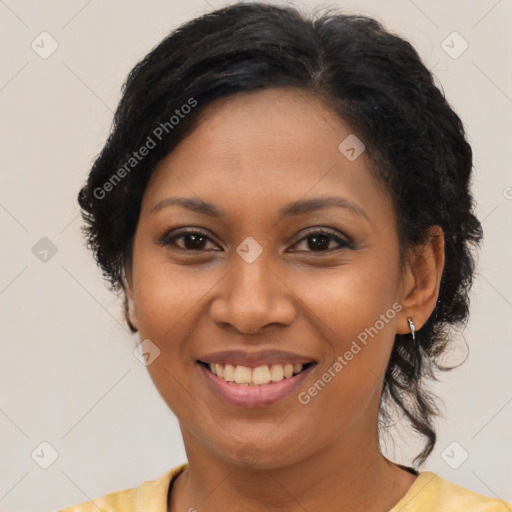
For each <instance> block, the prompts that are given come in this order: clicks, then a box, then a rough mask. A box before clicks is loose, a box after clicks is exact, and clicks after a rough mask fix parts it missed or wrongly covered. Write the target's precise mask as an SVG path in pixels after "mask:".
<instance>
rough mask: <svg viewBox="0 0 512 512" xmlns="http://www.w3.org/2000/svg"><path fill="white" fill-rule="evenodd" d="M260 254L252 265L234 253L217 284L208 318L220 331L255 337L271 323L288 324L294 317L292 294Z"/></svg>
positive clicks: (274, 267)
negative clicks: (229, 266)
mask: <svg viewBox="0 0 512 512" xmlns="http://www.w3.org/2000/svg"><path fill="white" fill-rule="evenodd" d="M264 253H265V251H264ZM264 253H262V254H261V255H260V256H259V257H258V258H257V259H256V260H255V261H253V262H252V263H248V262H246V261H244V260H243V259H242V258H241V257H239V256H238V254H235V255H234V257H233V260H234V261H233V262H232V263H230V264H231V265H232V266H231V269H230V271H229V272H228V274H227V275H226V276H225V277H224V279H222V281H221V282H220V283H219V286H218V287H217V296H216V297H215V298H214V300H213V302H212V305H211V309H210V315H211V318H212V320H213V321H214V322H215V323H217V324H218V325H219V326H221V327H223V328H224V329H225V328H234V329H236V330H237V331H239V332H242V333H245V334H256V333H257V332H259V331H260V330H261V329H263V328H264V327H266V326H269V325H271V324H279V325H282V326H288V325H291V324H292V322H293V320H294V318H295V315H296V307H295V305H294V294H293V291H292V290H291V289H290V287H289V285H287V284H286V282H285V280H284V276H280V275H279V271H278V270H277V266H276V265H273V266H272V267H271V265H270V262H269V261H268V258H267V257H266V256H265V255H264Z"/></svg>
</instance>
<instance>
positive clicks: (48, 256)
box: [0, 0, 512, 512]
mask: <svg viewBox="0 0 512 512" xmlns="http://www.w3.org/2000/svg"><path fill="white" fill-rule="evenodd" d="M230 3H232V2H216V1H214V0H208V1H203V0H195V1H187V2H181V1H169V0H167V1H148V2H143V1H142V0H137V1H135V0H132V1H126V0H123V1H121V0H115V1H114V0H111V1H100V0H89V1H86V0H76V1H75V0H73V1H45V2H39V1H35V0H34V1H23V0H19V1H15V0H0V16H1V18H0V19H1V21H0V29H1V33H2V38H3V42H2V46H1V55H2V61H1V62H2V67H1V72H0V108H1V111H2V116H1V117H0V123H1V127H0V129H1V135H2V143H1V154H2V159H1V171H0V172H1V183H2V186H1V189H0V226H1V229H2V244H1V249H0V250H1V262H2V264H1V266H0V307H1V322H2V323H1V334H2V346H1V350H2V362H1V365H2V366H1V370H0V381H1V384H2V393H1V397H0V435H1V439H2V456H1V457H0V472H1V473H0V474H1V477H0V510H2V511H3V510H9V511H12V512H21V511H23V512H35V511H43V510H48V511H50V510H56V509H58V508H61V507H64V506H69V505H72V504H75V503H80V502H83V501H86V500H87V499H90V498H96V497H98V496H100V495H103V494H105V493H108V492H113V491H117V490H121V489H125V488H129V487H134V486H137V485H139V484H140V483H142V482H143V481H145V480H153V479H155V478H158V477H159V476H161V475H162V474H163V473H164V472H165V471H167V470H168V469H170V468H172V467H174V466H177V465H178V464H181V463H182V462H185V461H186V458H185V452H184V448H183V444H182V441H181V435H180V432H179V429H178V423H177V420H176V419H175V417H174V416H173V414H172V413H171V412H170V411H169V410H168V409H167V406H166V405H165V404H164V402H163V401H162V400H161V398H160V396H159V395H158V393H157V391H156V389H155V388H154V386H153V384H152V382H151V380H150V379H149V377H148V375H147V372H146V368H145V367H144V366H143V365H142V364H141V363H139V361H138V360H137V359H136V358H135V357H134V355H133V349H134V347H135V346H136V344H137V343H138V341H139V340H138V336H137V335H133V334H130V333H129V331H128V329H127V328H126V327H125V325H124V322H123V319H122V314H121V302H120V301H119V300H118V299H116V297H115V296H113V295H112V294H110V293H109V292H108V290H107V288H106V286H105V285H104V283H103V281H102V279H101V275H100V272H99V270H98V269H97V268H96V266H95V263H94V261H93V259H92V256H91V254H90V253H89V252H88V251H87V249H86V248H85V246H84V244H83V241H82V239H81V236H80V231H79V227H80V224H81V222H80V218H79V216H78V205H77V202H76V195H77V193H78V190H79V188H80V186H81V184H82V182H83V180H84V179H85V178H86V175H87V172H88V170H89V168H90V166H91V164H92V162H93V159H94V157H95V156H96V155H97V153H98V152H99V151H100V150H101V148H102V146H103V144H104V142H105V139H106V136H107V134H108V132H109V130H110V123H111V120H112V114H113V111H114V109H115V107H116V105H117V102H118V101H119V99H120V87H121V84H122V82H123V81H124V79H125V77H126V75H127V73H128V72H129V71H130V69H131V68H132V67H133V66H134V65H135V64H136V63H137V62H138V61H139V59H141V58H142V57H143V56H144V55H145V54H146V53H147V52H149V51H150V49H151V48H152V47H153V46H154V45H156V44H157V43H158V42H160V40H161V39H162V38H163V37H164V36H165V35H166V34H167V33H168V32H169V31H170V30H172V29H174V28H176V27H177V26H178V25H180V24H181V23H183V22H185V21H187V20H189V19H191V18H193V17H195V16H197V15H200V14H202V13H204V12H207V11H210V10H212V9H214V8H218V7H221V6H224V5H228V4H230ZM274 3H279V2H274ZM281 3H282V4H285V3H287V2H281ZM293 3H294V5H297V6H299V7H302V9H303V10H304V12H310V11H311V9H312V6H313V5H316V6H319V5H320V6H322V5H323V6H339V7H340V8H342V9H343V11H345V12H361V13H366V14H370V15H373V16H375V17H377V18H378V19H380V20H381V21H383V22H384V24H385V25H386V27H387V28H389V29H391V30H394V31H396V32H398V33H399V34H401V35H403V36H405V37H406V38H408V39H409V40H410V41H411V42H412V43H413V45H414V46H415V47H416V48H417V50H418V51H419V52H420V54H421V56H422V57H423V59H424V61H425V63H426V65H427V66H428V67H429V68H430V69H431V70H433V72H434V73H435V75H436V77H437V79H438V80H439V82H440V83H441V84H442V87H443V89H444V91H445V93H446V96H447V97H448V99H449V101H450V103H451V104H452V106H453V107H454V108H455V110H456V111H457V112H458V113H459V115H460V116H461V118H462V120H463V122H464V123H465V126H466V129H467V132H468V136H469V139H470V142H471V143H472V146H473V150H474V153H475V167H476V178H475V183H474V191H475V197H476V200H477V203H478V206H477V214H478V216H479V218H480V219H481V220H482V221H483V227H484V232H485V241H484V244H483V246H482V250H481V253H480V260H479V274H478V277H477V279H476V282H475V285H474V288H473V293H472V297H473V302H472V317H471V321H470V322H469V324H468V327H467V329H466V330H465V331H464V332H463V333H462V334H461V335H460V336H459V338H458V339H457V340H456V342H457V348H456V349H455V351H454V353H453V354H452V356H451V358H450V362H452V363H453V362H457V361H463V360H464V359H465V358H466V356H467V360H466V361H465V363H464V364H463V365H462V366H461V367H460V368H458V369H456V370H454V371H453V372H451V373H449V374H443V375H441V382H440V383H439V384H438V385H436V387H435V388H434V389H435V391H436V392H437V393H438V394H439V396H441V397H442V399H443V400H444V409H443V410H444V411H445V419H441V420H439V422H438V434H439V441H438V444H437V447H436V449H435V451H434V452H433V454H432V455H431V457H430V459H429V460H428V462H427V463H426V465H425V466H423V467H422V468H420V469H421V470H430V471H434V472H436V473H438V474H439V475H440V476H442V477H444V478H446V479H448V480H451V481H453V482H455V483H458V484H460V485H462V486H464V487H467V488H469V489H472V490H474V491H476V492H480V493H482V494H485V495H488V496H498V497H500V498H502V499H504V500H507V501H511V500H512V476H511V475H512V435H511V432H512V429H511V426H512V385H511V384H512V377H511V371H510V370H511V367H512V365H511V363H512V348H511V347H512V343H511V341H512V340H511V337H512V335H511V332H512V325H511V321H510V318H511V316H512V315H511V313H512V275H511V266H510V261H512V259H511V253H512V247H511V241H510V240H511V238H510V233H511V224H512V222H511V220H512V219H511V209H512V175H511V173H510V157H509V151H510V143H511V140H512V137H511V135H512V133H511V132H512V130H511V126H510V121H509V120H510V119H511V114H512V99H511V96H512V80H511V78H512V68H511V66H510V57H511V39H512V36H511V30H510V20H511V19H512V2H510V0H501V1H497V0H472V1H470V0H456V1H455V0H451V1H446V0H436V1H426V0H415V1H412V0H393V1H389V0H388V1H386V2H378V1H357V2H356V1H338V2H335V1H333V2H329V3H323V4H319V3H316V2H293ZM42 32H47V33H48V34H49V35H40V34H41V33H42ZM453 32H457V33H458V34H453ZM443 41H444V42H443ZM57 44H58V47H57V49H56V50H55V51H54V53H52V54H51V55H48V53H49V52H50V51H51V50H52V45H57ZM466 45H467V46H468V47H467V49H465V51H463V52H462V50H464V48H465V47H466ZM461 52H462V53H461ZM459 53H460V55H459ZM43 57H45V58H43ZM45 237H46V238H45ZM41 239H43V240H42V241H41ZM47 239H48V240H47ZM45 251H46V252H45ZM55 251H56V252H55ZM53 253H55V254H53ZM466 343H467V346H469V350H470V352H469V355H468V353H467V352H468V349H467V346H466ZM390 434H392V435H393V439H394V443H392V441H391V439H389V440H388V441H386V444H387V451H386V454H387V455H388V456H389V457H390V458H392V459H393V460H395V461H398V462H403V463H406V464H409V463H410V461H411V458H412V456H413V455H415V454H416V452H417V448H419V447H420V445H419V444H418V439H417V438H415V437H413V436H411V435H410V434H408V433H407V430H406V429H405V428H403V425H401V424H400V423H399V424H398V425H397V430H396V431H394V432H391V433H390ZM42 442H46V443H49V444H50V445H51V447H49V446H48V445H46V444H44V445H41V443H42ZM454 443H455V444H454ZM53 450H55V452H56V454H55V455H56V456H57V458H56V460H55V461H54V462H53V464H51V466H49V467H48V468H47V469H43V468H42V467H40V464H43V465H44V464H45V463H46V464H48V463H49V462H51V457H52V454H53V453H54V452H53ZM31 454H32V456H31ZM466 454H467V459H466V460H464V458H465V457H466ZM38 462H39V464H38ZM454 466H458V467H457V468H455V467H454Z"/></svg>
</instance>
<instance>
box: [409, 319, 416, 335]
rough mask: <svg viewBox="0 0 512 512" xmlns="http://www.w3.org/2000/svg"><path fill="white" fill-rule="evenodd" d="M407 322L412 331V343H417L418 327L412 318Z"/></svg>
mask: <svg viewBox="0 0 512 512" xmlns="http://www.w3.org/2000/svg"><path fill="white" fill-rule="evenodd" d="M407 321H408V322H409V329H410V331H411V337H412V341H416V326H415V325H414V322H413V321H412V318H411V317H409V318H408V319H407Z"/></svg>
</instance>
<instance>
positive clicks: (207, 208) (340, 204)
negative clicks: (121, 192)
mask: <svg viewBox="0 0 512 512" xmlns="http://www.w3.org/2000/svg"><path fill="white" fill-rule="evenodd" d="M173 205H176V206H181V207H182V208H185V209H187V210H191V211H193V212H197V213H201V214H203V215H208V216H210V217H216V218H219V219H222V218H224V217H225V213H224V212H222V210H220V209H219V208H217V207H216V206H215V205H213V204H211V203H207V202H206V201H203V200H202V199H196V198H193V197H167V198H166V199H163V200H162V201H160V202H159V203H157V204H156V205H155V206H153V208H151V210H150V213H154V212H157V211H159V210H161V209H162V208H165V207H166V206H173ZM326 208H345V209H346V210H349V211H350V212H352V213H354V214H356V215H361V216H363V217H365V218H366V219H367V220H370V219H369V217H368V215H367V214H366V212H365V211H364V210H363V209H362V208H361V207H360V206H359V205H357V204H355V203H353V202H351V201H349V200H348V199H345V198H343V197H338V196H328V197H316V198H312V199H300V200H298V201H294V202H292V203H289V204H287V205H286V206H284V207H283V208H281V210H279V215H280V217H291V216H295V215H301V214H304V213H311V212H315V211H318V210H323V209H326Z"/></svg>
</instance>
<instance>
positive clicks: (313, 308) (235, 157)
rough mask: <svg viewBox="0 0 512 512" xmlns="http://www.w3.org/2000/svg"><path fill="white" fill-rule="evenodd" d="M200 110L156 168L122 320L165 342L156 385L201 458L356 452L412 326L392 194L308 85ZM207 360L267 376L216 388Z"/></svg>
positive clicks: (262, 462) (268, 461) (282, 460)
mask: <svg viewBox="0 0 512 512" xmlns="http://www.w3.org/2000/svg"><path fill="white" fill-rule="evenodd" d="M204 114H205V115H204V117H203V118H202V120H201V122H200V123H199V125H198V126H197V128H196V129H195V130H194V131H193V132H192V133H191V134H190V135H189V136H188V137H187V138H186V139H185V140H184V141H182V142H181V143H180V144H179V146H177V148H176V149H175V150H174V151H173V152H172V153H171V154H169V155H168V156H167V158H165V159H164V160H163V161H162V162H161V163H160V165H159V166H158V168H157V169H156V170H155V172H154V173H153V175H152V178H151V180H150V183H149V184H148V187H147V190H146V192H145V195H144V198H143V202H142V208H141V213H140V219H139V223H138V226H137V231H136V235H135V240H134V247H133V264H132V269H131V270H132V275H131V278H130V286H129V290H128V292H129V304H130V316H131V321H132V323H133V324H134V325H135V326H136V327H137V328H138V330H139V331H140V339H141V340H146V339H149V340H151V342H152V343H153V344H154V345H156V347H158V350H160V354H159V355H158V357H156V359H154V361H153V362H151V364H149V366H148V370H149V372H150V375H151V378H152V379H153V381H154V383H155V385H156V387H157V388H158V390H159V392H160V394H161V396H162V397H163V399H164V400H165V401H166V403H167V404H168V406H169V407H170V408H171V409H172V410H173V411H174V413H175V414H176V416H177V417H178V419H179V421H180V425H181V429H182V432H183V436H184V439H185V442H186V444H187V442H188V444H189V445H190V444H191V443H194V446H195V449H196V450H198V451H199V452H202V453H203V454H204V456H217V457H220V458H223V459H224V460H225V461H227V462H232V463H236V464H243V463H247V462H248V461H250V463H252V464H258V465H259V467H266V468H271V467H277V466H280V465H285V464H290V463H293V462H296V461H298V460H301V459H304V458H305V457H308V456H311V455H313V454H314V453H317V452H319V451H320V450H326V449H329V448H330V447H333V446H334V445H335V444H336V443H339V442H341V440H342V439H343V438H345V439H348V438H352V439H353V440H354V442H355V443H356V444H355V445H354V449H357V441H356V439H358V436H361V435H362V434H363V433H364V434H365V435H364V439H365V441H364V442H365V443H368V435H370V436H373V437H374V435H375V433H376V421H377V411H378V404H379V398H380V392H381V386H382V379H383V376H384V372H385V368H386V366H387V362H388V359H389V356H390V353H391V349H392V345H393V340H394V336H395V333H396V332H401V333H405V332H407V323H406V316H407V315H406V313H405V309H403V310H402V305H401V301H402V298H403V297H404V296H405V294H406V292H407V290H406V288H407V286H408V282H409V281H408V279H405V278H404V275H402V273H401V270H400V265H399V245H398V237H397V230H396V217H395V213H394V210H393V208H392V202H391V199H390V196H389V195H388V192H387V191H386V190H385V188H384V187H383V186H382V184H381V183H380V182H379V181H377V180H376V178H375V177H374V176H373V175H372V174H371V173H370V171H369V161H368V159H367V156H366V154H365V153H364V152H363V153H362V154H361V155H360V156H359V157H357V158H355V159H354V157H355V156H357V152H358V151H359V150H360V149H361V146H357V145H356V146H355V145H354V139H353V138H350V139H348V140H347V141H346V142H345V143H344V145H343V144H342V146H341V150H340V149H339V146H340V143H342V141H344V140H345V139H346V138H347V137H348V136H350V135H351V130H350V127H349V126H348V125H347V124H345V123H344V122H342V121H341V120H340V119H339V118H338V117H337V116H336V115H335V114H334V113H333V112H331V111H330V110H329V109H328V108H327V107H326V106H325V104H323V103H321V102H320V101H319V100H318V99H317V98H315V97H314V96H311V95H310V94H308V93H305V92H298V91H295V90H292V89H281V90H279V89H273V90H272V89H268V90H264V91H259V92H255V93H249V94H246V93H244V94H238V95H235V96H231V97H229V98H227V99H222V100H220V101H217V102H215V103H214V104H211V105H210V106H209V107H207V109H206V110H205V111H204ZM356 142H357V141H356ZM351 148H354V151H352V150H351ZM171 198H172V199H173V200H174V199H179V200H180V201H182V203H181V204H180V203H178V202H176V201H175V202H174V203H173V202H172V201H171ZM326 198H333V200H332V201H331V203H330V204H327V203H323V201H325V200H326ZM185 200H186V202H185ZM336 201H337V203H336ZM335 203H336V204H335ZM187 205H188V207H187ZM284 212H286V214H284ZM214 213H216V214H214ZM184 230H187V231H190V232H192V234H190V233H189V234H187V233H184ZM146 343H147V342H146ZM150 346H151V347H152V345H150ZM152 350H153V349H152ZM152 350H149V352H150V353H151V352H152ZM226 351H228V352H226ZM229 351H233V352H229ZM309 362H313V363H314V364H312V365H310V366H306V369H305V370H304V371H303V372H302V373H299V374H298V375H297V376H295V377H290V376H288V377H287V378H286V377H284V375H283V373H284V374H286V372H287V371H289V369H290V367H289V366H288V370H287V367H286V365H287V364H299V363H303V364H304V366H305V363H309ZM336 362H337V363H338V364H336ZM203 363H216V364H218V365H220V367H221V368H222V370H221V371H222V372H224V373H225V374H226V376H227V378H228V379H232V378H233V370H234V373H235V377H236V378H237V380H238V381H242V382H243V381H246V380H248V379H254V381H257V382H268V380H269V378H271V379H274V381H271V383H269V384H264V385H262V386H261V387H260V386H259V385H256V384H254V381H253V380H251V381H250V383H249V385H243V384H239V383H233V382H226V381H225V379H224V377H222V378H221V377H219V376H218V375H217V376H216V375H214V374H213V373H211V372H210V370H208V369H207V368H206V367H205V365H204V364H203ZM226 365H230V366H229V367H227V366H226ZM231 366H233V367H234V368H231ZM237 367H239V368H237ZM256 367H258V368H259V369H258V370H257V371H256V372H255V371H254V368H256ZM214 368H217V366H215V367H214ZM267 368H268V370H267ZM297 370H298V367H295V371H297ZM288 375H289V374H288ZM258 379H259V380H258ZM281 379H282V380H281ZM315 383H316V384H315ZM274 386H275V387H274ZM356 432H357V433H358V434H357V435H356ZM361 439H363V437H361Z"/></svg>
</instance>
